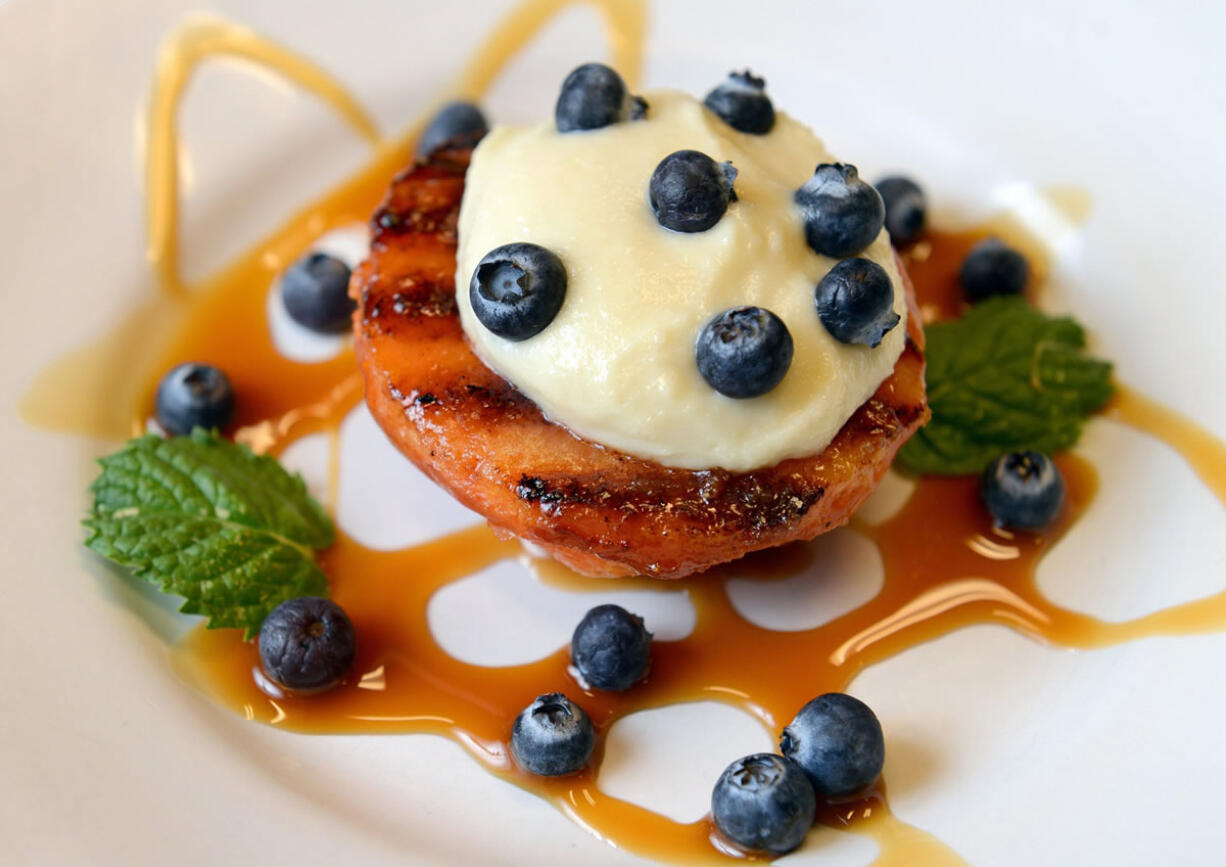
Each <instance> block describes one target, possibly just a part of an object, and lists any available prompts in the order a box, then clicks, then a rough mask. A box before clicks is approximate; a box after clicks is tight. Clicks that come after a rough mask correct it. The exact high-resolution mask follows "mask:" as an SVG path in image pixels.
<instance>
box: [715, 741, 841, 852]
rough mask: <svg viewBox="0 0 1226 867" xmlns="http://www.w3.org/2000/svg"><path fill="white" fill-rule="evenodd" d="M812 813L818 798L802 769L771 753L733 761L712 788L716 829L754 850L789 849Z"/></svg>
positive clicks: (800, 837) (802, 834) (808, 825)
mask: <svg viewBox="0 0 1226 867" xmlns="http://www.w3.org/2000/svg"><path fill="white" fill-rule="evenodd" d="M816 812H817V798H816V797H815V796H814V793H813V786H812V785H811V784H810V783H809V780H808V778H806V777H805V772H804V771H803V770H802V769H801V768H800V766H799V765H797V764H796V763H795V762H793V761H792V760H791V759H788V758H784V757H783V756H777V755H775V754H774V753H756V754H754V755H752V756H745V758H743V759H737V760H736V761H735V762H733V763H732V764H730V765H729V766H728V767H727V768H726V769H725V770H724V772H723V773H722V774H721V775H720V778H719V781H718V782H717V783H716V784H715V790H714V791H713V792H711V818H712V819H714V820H715V827H716V828H718V829H719V831H720V833H721V834H723V835H724V836H725V837H727V838H728V839H729V840H731V841H732V842H733V843H736V844H737V845H738V846H741V847H743V848H745V849H749V850H751V851H755V852H772V853H775V854H779V855H781V854H783V853H784V852H791V851H792V850H793V849H795V848H796V847H797V846H799V845H800V844H801V842H802V841H803V840H804V839H805V834H807V833H808V832H809V828H811V827H812V826H813V819H814V816H815V814H816Z"/></svg>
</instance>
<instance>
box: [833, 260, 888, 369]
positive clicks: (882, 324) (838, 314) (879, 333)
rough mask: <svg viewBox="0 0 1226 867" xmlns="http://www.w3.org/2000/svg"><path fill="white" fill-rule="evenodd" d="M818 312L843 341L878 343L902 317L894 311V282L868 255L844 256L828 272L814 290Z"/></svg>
mask: <svg viewBox="0 0 1226 867" xmlns="http://www.w3.org/2000/svg"><path fill="white" fill-rule="evenodd" d="M814 298H815V301H816V303H817V315H818V317H819V318H820V319H821V320H822V325H824V326H826V330H827V331H829V332H830V336H831V337H833V338H834V339H835V340H838V341H839V342H840V343H862V344H864V345H865V346H872V347H875V346H878V345H879V344H880V343H881V338H883V337H884V336H885V335H886V334H887V333H888V332H889V331H890V330H891V329H893V328H894V326H896V325H897V324H898V322H899V320H900V319H901V317H900V316H899V315H898V314H897V313H895V312H894V284H893V283H891V282H890V275H889V274H888V273H886V270H885V269H884V268H882V267H881V266H880V265H878V264H877V263H876V262H873V261H871V260H869V259H844V260H843V261H842V262H840V263H838V264H837V265H835V266H834V267H833V268H831V269H830V271H829V272H827V274H826V276H825V277H823V278H822V279H821V282H820V283H818V284H817V289H816V291H815V292H814Z"/></svg>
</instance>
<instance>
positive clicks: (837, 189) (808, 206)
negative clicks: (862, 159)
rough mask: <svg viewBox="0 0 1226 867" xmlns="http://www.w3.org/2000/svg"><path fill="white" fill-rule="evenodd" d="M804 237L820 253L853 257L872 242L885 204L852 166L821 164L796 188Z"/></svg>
mask: <svg viewBox="0 0 1226 867" xmlns="http://www.w3.org/2000/svg"><path fill="white" fill-rule="evenodd" d="M796 204H798V205H799V206H800V209H801V214H802V215H803V217H804V221H805V240H806V241H808V242H809V246H810V247H812V248H813V249H814V250H815V251H817V252H818V253H820V254H822V255H823V256H829V257H830V258H832V259H843V258H845V257H847V256H854V255H855V254H856V253H859V252H860V251H861V250H863V249H864V248H865V247H867V246H868V245H869V244H871V243H872V242H873V239H874V238H876V237H877V235H878V233H879V232H880V231H881V226H882V225H883V224H884V222H885V203H884V202H882V200H881V195H880V194H879V193H878V192H877V190H876V189H874V188H873V186H872V185H871V184H869V183H867V182H865V181H863V180H861V179H860V174H859V172H857V171H856V167H855V166H852V165H844V164H843V163H822V164H821V165H819V166H818V167H817V170H816V171H814V172H813V177H811V178H809V180H807V181H805V183H804V186H802V187H801V188H800V189H799V190H797V191H796Z"/></svg>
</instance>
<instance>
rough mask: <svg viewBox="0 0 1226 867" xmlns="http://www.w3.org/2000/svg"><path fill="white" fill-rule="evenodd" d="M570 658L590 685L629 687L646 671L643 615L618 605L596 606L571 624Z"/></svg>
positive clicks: (648, 650) (648, 638)
mask: <svg viewBox="0 0 1226 867" xmlns="http://www.w3.org/2000/svg"><path fill="white" fill-rule="evenodd" d="M570 658H571V662H573V663H574V664H575V668H577V669H579V674H580V675H582V676H583V679H584V680H585V681H587V683H588V684H589V685H590V686H593V687H595V688H596V689H607V690H614V691H620V690H623V689H629V688H630V687H632V686H634V685H635V684H636V683H638V682H639V681H640V680H642V679H643V675H644V674H646V673H647V665H648V663H650V662H651V633H650V632H648V631H647V630H646V629H645V628H644V627H643V618H641V617H639V616H637V615H635V614H631V613H630V612H629V611H627V610H626V609H625V608H622V607H621V606H620V605H597V606H596V607H595V608H593V609H592V610H591V611H589V612H588V613H587V614H585V615H583V619H582V620H580V621H579V625H578V626H576V627H575V633H574V635H572V636H571V639H570Z"/></svg>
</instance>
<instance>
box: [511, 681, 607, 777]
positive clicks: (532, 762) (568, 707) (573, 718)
mask: <svg viewBox="0 0 1226 867" xmlns="http://www.w3.org/2000/svg"><path fill="white" fill-rule="evenodd" d="M595 743H596V733H595V731H594V730H593V729H592V721H591V720H590V719H588V716H587V714H586V713H584V712H583V708H581V707H579V706H578V705H577V704H575V703H574V702H572V701H571V700H570V699H568V698H567V697H566V696H564V695H562V693H560V692H551V693H549V694H548V695H538V696H537V697H536V701H534V702H532V704H530V705H528V706H527V707H526V708H524V709H523V710H522V711H520V714H519V716H517V717H516V718H515V725H514V726H513V727H512V729H511V755H512V756H513V757H514V758H515V762H516V764H518V765H519V766H520V767H521V768H523V769H524V770H525V771H527V772H528V773H530V774H536V775H537V776H539V777H556V776H559V775H560V774H571V773H574V772H575V771H577V770H579V769H580V768H582V767H583V766H584V765H586V764H587V760H588V759H589V758H590V757H591V755H592V747H593V746H594V745H595Z"/></svg>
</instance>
